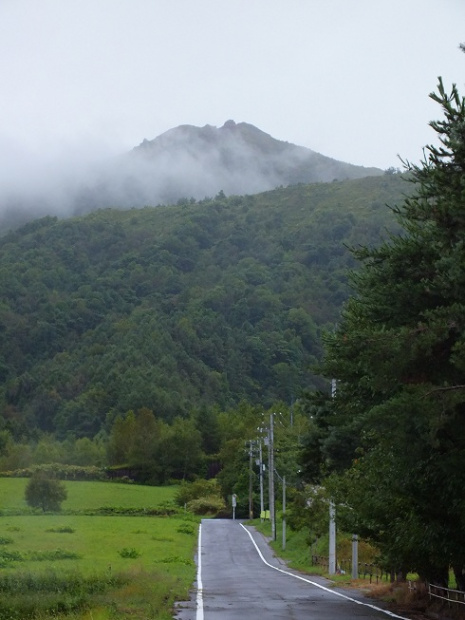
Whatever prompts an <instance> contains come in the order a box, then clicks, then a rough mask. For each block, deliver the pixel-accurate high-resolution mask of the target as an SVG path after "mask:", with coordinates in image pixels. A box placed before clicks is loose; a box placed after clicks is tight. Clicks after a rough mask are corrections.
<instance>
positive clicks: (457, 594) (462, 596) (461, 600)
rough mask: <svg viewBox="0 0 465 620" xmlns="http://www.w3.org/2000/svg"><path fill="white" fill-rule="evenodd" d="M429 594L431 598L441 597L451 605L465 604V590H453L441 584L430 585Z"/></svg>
mask: <svg viewBox="0 0 465 620" xmlns="http://www.w3.org/2000/svg"><path fill="white" fill-rule="evenodd" d="M428 594H429V597H430V599H432V598H435V599H440V600H442V601H446V602H447V604H448V606H449V607H451V606H452V605H454V604H457V605H465V592H462V591H461V590H452V589H450V588H443V587H441V586H434V585H433V584H431V583H430V584H429V585H428Z"/></svg>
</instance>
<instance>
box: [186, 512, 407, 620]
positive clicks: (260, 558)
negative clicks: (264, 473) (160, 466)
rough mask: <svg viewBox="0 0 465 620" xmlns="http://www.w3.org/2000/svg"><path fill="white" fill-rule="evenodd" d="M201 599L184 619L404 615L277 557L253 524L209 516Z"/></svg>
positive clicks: (374, 619)
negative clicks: (332, 585)
mask: <svg viewBox="0 0 465 620" xmlns="http://www.w3.org/2000/svg"><path fill="white" fill-rule="evenodd" d="M199 550H200V555H199V557H198V571H199V572H198V578H197V584H196V586H197V591H196V595H195V597H194V598H195V600H193V601H192V602H191V604H190V605H187V606H186V607H185V608H184V609H180V610H179V611H178V612H177V614H176V616H175V617H176V618H177V619H178V620H238V619H239V620H257V619H260V618H263V620H265V619H266V620H309V619H311V620H344V619H352V618H355V619H357V620H358V619H362V620H388V619H389V618H401V616H397V615H395V614H392V613H390V612H389V611H387V610H382V609H380V608H377V607H376V606H375V605H374V604H373V603H372V602H371V601H369V600H367V599H364V598H363V597H361V596H358V595H353V594H352V593H344V592H343V591H342V590H339V591H336V590H334V589H332V588H328V581H326V580H325V579H323V578H319V577H313V576H305V575H302V574H301V573H297V572H296V571H292V570H290V569H288V568H287V567H286V565H285V564H284V563H282V562H281V561H280V560H279V559H278V558H275V557H274V556H273V555H272V553H271V552H270V549H269V547H268V545H267V543H266V541H265V540H264V538H263V536H261V535H260V534H258V533H257V532H256V531H255V530H254V529H253V528H250V527H246V526H243V525H242V524H241V523H240V522H239V521H232V520H204V521H202V525H201V530H200V538H199Z"/></svg>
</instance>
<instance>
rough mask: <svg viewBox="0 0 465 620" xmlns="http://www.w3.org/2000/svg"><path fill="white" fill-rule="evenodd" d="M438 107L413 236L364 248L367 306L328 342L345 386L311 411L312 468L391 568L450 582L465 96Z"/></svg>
mask: <svg viewBox="0 0 465 620" xmlns="http://www.w3.org/2000/svg"><path fill="white" fill-rule="evenodd" d="M431 97H432V99H433V100H435V101H436V102H438V103H440V105H441V106H442V111H443V114H444V118H443V120H441V121H437V122H433V123H431V126H432V127H433V129H435V131H436V132H437V133H438V137H439V140H440V146H439V147H436V146H429V147H428V148H427V150H426V155H425V159H424V161H423V162H422V163H421V165H418V166H417V165H410V164H407V167H408V171H409V174H410V179H411V181H412V183H413V187H414V191H413V193H412V194H410V195H409V196H407V197H406V199H405V201H404V203H403V204H402V205H401V206H400V207H398V208H397V210H396V211H397V216H398V218H399V222H400V223H401V225H402V227H403V233H402V234H401V235H398V236H393V237H392V238H391V239H389V240H388V241H386V242H384V243H383V244H382V245H381V246H380V247H378V248H377V249H373V248H367V247H365V248H360V249H358V250H357V251H356V252H355V255H356V256H357V257H358V258H359V259H360V260H362V261H363V266H362V269H361V271H360V272H358V273H356V274H355V275H354V278H353V283H354V287H355V291H356V296H354V297H352V298H351V299H350V300H349V301H348V303H347V304H346V306H345V309H344V312H343V315H342V319H341V321H340V322H339V323H338V326H337V329H336V330H335V331H334V332H333V333H331V334H328V335H327V337H326V355H325V359H324V363H323V370H324V373H325V374H326V376H327V377H328V378H333V377H335V378H337V389H336V393H335V397H334V398H332V399H331V398H328V397H327V398H326V401H325V399H324V398H322V397H321V395H320V396H315V397H312V398H311V399H310V401H309V406H308V409H309V411H310V413H311V414H312V416H313V418H312V419H313V427H312V429H311V433H310V434H309V436H308V438H307V444H306V449H307V453H306V458H307V460H308V459H310V458H311V456H312V455H315V454H318V453H319V455H318V460H317V462H318V464H319V471H315V468H314V467H313V468H312V467H310V468H309V471H307V474H308V475H309V478H312V477H313V478H315V477H318V474H319V475H320V476H324V475H326V474H327V473H328V472H337V473H339V474H340V475H339V476H337V475H336V476H333V477H332V478H330V479H327V480H326V482H325V484H326V486H327V488H328V490H330V491H331V492H332V494H333V497H335V498H338V499H339V500H340V502H341V508H340V510H339V513H338V514H339V516H340V519H341V520H342V523H343V526H344V525H345V526H347V529H349V528H350V529H349V531H357V532H359V533H360V534H361V535H362V536H366V537H369V538H371V540H373V541H374V542H375V543H376V545H377V546H378V547H379V548H380V550H381V552H382V554H383V560H384V562H385V564H386V566H388V567H390V568H393V569H394V570H396V572H399V571H401V572H404V574H405V573H406V571H407V570H412V571H416V572H418V573H419V574H420V575H421V577H422V578H424V579H426V580H427V581H431V582H433V583H438V584H443V585H444V584H447V581H448V567H449V566H453V567H454V570H455V571H456V575H459V578H460V575H462V570H463V567H464V566H465V552H464V549H465V538H464V532H465V521H464V515H465V511H464V503H463V499H462V497H463V492H462V489H463V487H464V485H465V475H464V470H463V467H462V463H463V460H464V458H465V427H464V425H463V418H464V415H465V389H464V385H463V383H464V381H463V376H464V370H465V336H464V335H465V318H464V317H465V280H464V275H463V274H464V273H465V254H464V246H465V219H464V216H463V213H464V209H465V202H464V171H465V100H464V99H463V98H461V97H460V96H459V94H458V91H457V89H456V88H455V86H454V87H453V88H452V89H451V92H450V93H446V91H445V89H444V87H443V84H442V81H440V82H439V87H438V92H437V93H433V94H432V95H431ZM310 470H311V471H310ZM462 586H463V587H465V583H463V579H462V583H461V586H460V587H462Z"/></svg>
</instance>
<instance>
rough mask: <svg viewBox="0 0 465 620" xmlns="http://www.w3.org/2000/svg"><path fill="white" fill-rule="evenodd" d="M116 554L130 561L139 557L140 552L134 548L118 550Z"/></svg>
mask: <svg viewBox="0 0 465 620" xmlns="http://www.w3.org/2000/svg"><path fill="white" fill-rule="evenodd" d="M118 553H119V555H120V556H121V557H122V558H131V559H132V560H134V559H136V558H138V557H140V552H139V551H137V549H135V548H134V547H130V548H128V547H123V549H120V550H119V551H118Z"/></svg>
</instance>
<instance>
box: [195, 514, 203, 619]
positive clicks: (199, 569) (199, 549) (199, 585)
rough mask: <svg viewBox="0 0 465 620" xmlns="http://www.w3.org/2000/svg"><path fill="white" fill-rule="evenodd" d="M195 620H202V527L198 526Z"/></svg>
mask: <svg viewBox="0 0 465 620" xmlns="http://www.w3.org/2000/svg"><path fill="white" fill-rule="evenodd" d="M195 618H196V620H203V585H202V525H201V524H200V525H199V541H198V545H197V613H196V615H195Z"/></svg>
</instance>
